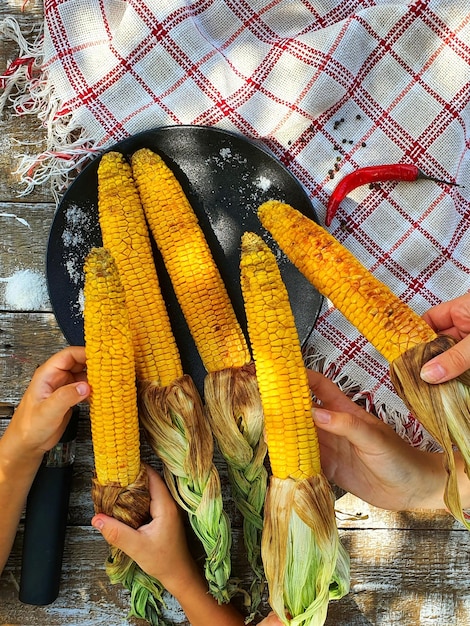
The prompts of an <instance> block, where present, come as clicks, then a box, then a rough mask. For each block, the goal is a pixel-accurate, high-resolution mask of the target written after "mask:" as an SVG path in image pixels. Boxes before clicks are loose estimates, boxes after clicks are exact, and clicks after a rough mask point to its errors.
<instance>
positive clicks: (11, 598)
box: [0, 527, 470, 626]
mask: <svg viewBox="0 0 470 626" xmlns="http://www.w3.org/2000/svg"><path fill="white" fill-rule="evenodd" d="M341 535H342V540H343V542H344V543H345V545H346V546H347V547H348V549H349V550H350V553H351V581H352V583H351V592H350V593H349V594H348V596H346V597H345V598H343V599H342V600H340V601H338V602H332V603H331V604H330V609H329V615H328V619H327V621H326V626H333V625H335V626H366V625H369V626H371V625H375V626H395V625H396V626H398V625H400V626H403V625H410V626H411V625H415V624H419V625H420V626H462V625H463V624H469V623H470V591H469V589H468V584H467V579H468V552H469V548H470V539H469V535H468V533H464V532H458V531H449V532H447V531H434V532H432V533H430V532H427V531H399V530H390V529H375V530H364V531H361V532H356V531H353V530H349V531H342V532H341ZM20 542H21V532H20V533H19V535H18V539H17V544H20ZM240 550H241V548H240V536H239V533H238V532H234V574H235V575H240V576H241V577H242V579H243V580H246V579H247V576H248V574H247V572H246V570H245V569H244V566H243V559H242V557H238V556H237V555H238V554H239V551H240ZM106 553H107V550H106V546H105V545H104V541H103V540H102V538H101V537H99V536H97V533H95V532H94V531H93V530H92V529H90V528H86V527H85V528H83V527H70V528H69V529H68V537H67V546H66V550H65V554H64V576H63V583H62V588H61V592H60V595H59V598H58V599H57V600H56V602H55V603H54V604H53V605H51V606H50V607H43V608H42V607H41V608H40V607H38V608H36V609H34V610H31V607H27V606H24V605H22V604H21V603H19V602H18V600H17V588H16V585H17V584H18V581H19V576H20V557H19V554H20V549H19V548H15V551H14V553H13V556H12V558H11V559H10V561H9V563H8V564H7V568H6V570H5V572H4V574H3V576H2V577H1V578H0V597H1V598H2V601H3V602H2V606H1V608H0V623H2V624H7V623H8V624H22V625H23V626H33V625H34V626H37V625H39V624H41V625H44V624H47V625H48V626H54V625H55V624H61V625H62V626H66V625H69V624H70V625H71V624H74V625H76V624H80V625H83V624H87V625H89V626H94V625H96V626H98V625H100V626H101V625H102V624H105V623H112V624H123V625H124V624H139V626H140V624H141V622H139V621H138V620H126V611H127V607H128V604H127V602H128V597H127V593H126V592H124V591H123V590H122V589H120V588H119V587H113V586H111V585H109V583H108V581H107V578H106V575H105V573H104V571H103V567H102V563H103V562H104V559H105V557H106ZM176 623H180V624H181V623H182V624H186V623H187V622H185V621H183V622H180V621H179V622H176Z"/></svg>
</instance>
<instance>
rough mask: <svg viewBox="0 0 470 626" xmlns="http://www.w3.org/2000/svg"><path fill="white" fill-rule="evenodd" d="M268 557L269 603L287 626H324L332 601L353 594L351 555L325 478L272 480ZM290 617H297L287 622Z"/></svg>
mask: <svg viewBox="0 0 470 626" xmlns="http://www.w3.org/2000/svg"><path fill="white" fill-rule="evenodd" d="M262 554H263V562H264V567H265V572H266V576H267V579H268V585H269V591H270V597H269V601H270V604H271V606H272V608H273V610H274V611H275V613H276V614H277V615H278V617H279V619H281V621H282V622H283V624H286V625H290V626H322V625H323V624H324V622H325V619H326V614H327V611H328V602H329V601H330V600H335V599H336V600H337V599H339V598H341V597H343V596H344V595H345V594H346V593H348V591H349V555H348V553H347V552H346V550H345V549H344V547H343V546H342V544H341V542H340V540H339V535H338V529H337V526H336V519H335V512H334V497H333V494H332V490H331V486H330V484H329V483H328V481H327V479H326V478H325V476H324V475H323V474H318V475H316V476H312V477H310V478H307V479H304V480H300V481H297V480H293V479H290V478H288V479H280V478H276V477H271V479H270V484H269V489H268V494H267V498H266V503H265V512H264V528H263V539H262ZM285 612H287V613H288V614H289V615H291V616H295V617H294V618H292V619H290V618H289V617H287V616H286V617H284V618H283V616H284V615H285Z"/></svg>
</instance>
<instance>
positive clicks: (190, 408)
mask: <svg viewBox="0 0 470 626" xmlns="http://www.w3.org/2000/svg"><path fill="white" fill-rule="evenodd" d="M139 403H140V418H141V422H142V425H143V427H144V429H145V431H146V434H147V437H148V440H149V442H150V445H151V447H152V449H153V451H154V452H155V454H156V455H157V456H158V457H159V458H160V459H161V460H162V462H163V471H164V476H165V480H166V483H167V485H168V488H169V489H170V491H171V494H172V496H173V498H174V499H175V500H176V501H177V502H178V504H179V505H180V506H181V507H182V508H183V509H184V510H185V511H187V513H188V516H189V521H190V523H191V526H192V528H193V530H194V532H195V533H196V535H197V537H198V538H199V539H200V541H201V543H202V545H203V548H204V551H205V553H206V560H205V567H204V571H205V576H206V579H207V581H208V584H209V591H210V592H211V594H212V595H213V596H214V597H215V598H216V600H217V601H218V602H219V603H224V602H228V601H229V600H230V596H231V591H230V589H229V587H230V585H229V579H230V572H231V557H230V549H231V545H232V534H231V527H230V520H229V518H228V516H227V514H226V513H225V511H224V509H223V501H222V489H221V484H220V478H219V473H218V471H217V468H216V467H215V465H214V463H213V450H214V439H213V436H212V432H211V430H210V427H209V423H208V421H207V420H206V418H205V415H204V410H203V406H202V401H201V399H200V396H199V393H198V391H197V389H196V386H195V385H194V382H193V381H192V379H191V377H190V376H188V375H184V376H182V377H181V378H179V379H178V380H175V381H174V382H173V383H171V384H170V385H167V386H165V387H161V386H160V385H159V384H158V383H156V382H152V381H140V382H139Z"/></svg>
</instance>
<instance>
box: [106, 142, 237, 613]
mask: <svg viewBox="0 0 470 626" xmlns="http://www.w3.org/2000/svg"><path fill="white" fill-rule="evenodd" d="M98 203H99V220H100V226H101V230H102V235H103V242H104V243H105V244H106V245H107V246H108V247H109V248H110V250H111V251H112V253H113V255H114V256H115V258H116V264H117V266H118V269H119V275H120V278H121V282H122V284H123V286H124V290H125V295H126V303H127V308H128V309H129V312H130V319H131V327H132V338H133V344H134V347H135V353H136V372H137V377H138V395H139V408H140V418H141V422H142V425H143V428H144V430H145V432H146V434H147V438H148V440H149V442H150V445H151V447H152V449H153V450H154V452H155V453H156V454H157V456H159V457H160V459H161V460H162V462H163V466H164V474H165V479H166V482H167V485H168V487H169V489H170V491H171V492H172V494H173V496H174V498H175V499H176V500H177V501H178V503H179V504H180V506H182V507H183V508H184V509H185V510H186V511H187V512H188V514H189V519H190V522H191V525H192V527H193V529H194V531H195V533H196V535H197V536H198V538H199V539H200V540H201V542H202V544H203V547H204V550H205V552H206V555H207V558H206V562H205V574H206V578H207V580H208V582H209V588H210V591H211V593H212V594H213V595H214V596H215V597H216V598H217V599H218V600H219V601H220V602H225V601H228V600H229V595H228V591H227V582H228V578H229V575H230V545H231V532H230V521H229V519H228V517H227V515H226V513H225V512H224V511H223V508H222V492H221V485H220V479H219V475H218V472H217V470H216V468H215V466H214V464H213V440H212V433H211V432H210V428H209V426H208V424H207V422H206V420H205V419H204V416H203V411H202V402H201V399H200V397H199V393H198V391H197V389H196V387H195V386H194V384H193V383H192V381H191V379H190V378H189V376H183V370H182V365H181V359H180V354H179V351H178V347H177V345H176V340H175V337H174V335H173V332H172V329H171V325H170V321H169V318H168V313H167V309H166V305H165V301H164V299H163V296H162V293H161V290H160V285H159V280H158V276H157V272H156V269H155V266H154V259H153V254H152V249H151V244H150V237H149V233H148V228H147V224H146V220H145V215H144V210H143V207H142V203H141V200H140V196H139V193H138V191H137V187H136V185H135V182H134V179H133V176H132V170H131V167H130V165H129V164H128V163H127V161H126V160H125V159H124V157H123V156H122V155H121V154H120V153H117V152H109V153H107V154H105V155H103V157H102V159H101V162H100V165H99V168H98ZM142 269H145V279H142Z"/></svg>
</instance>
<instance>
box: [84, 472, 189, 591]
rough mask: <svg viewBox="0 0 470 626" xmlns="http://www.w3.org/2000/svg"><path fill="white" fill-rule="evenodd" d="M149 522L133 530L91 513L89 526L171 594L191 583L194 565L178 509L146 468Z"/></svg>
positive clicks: (154, 473)
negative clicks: (92, 516) (148, 490)
mask: <svg viewBox="0 0 470 626" xmlns="http://www.w3.org/2000/svg"><path fill="white" fill-rule="evenodd" d="M147 472H148V477H149V489H150V496H151V502H150V515H151V516H152V521H151V522H149V523H148V524H145V525H143V526H141V527H140V528H138V529H137V530H134V529H133V528H131V527H130V526H127V525H126V524H123V523H122V522H119V521H118V520H116V519H114V518H113V517H109V516H107V515H104V514H102V513H100V514H98V515H95V516H94V518H93V519H92V525H93V526H94V527H95V528H98V529H99V530H100V531H101V533H102V535H103V537H104V538H105V539H106V541H107V542H108V543H109V544H111V545H113V546H115V547H116V548H120V549H121V550H122V551H123V552H125V553H126V554H127V555H128V556H129V557H131V559H133V560H134V561H135V562H136V563H137V564H138V565H140V567H141V568H142V569H143V570H144V571H145V572H147V574H150V575H151V576H153V577H154V578H156V579H157V580H159V581H160V582H161V583H162V585H164V587H165V588H166V589H167V590H168V591H170V593H172V594H173V595H175V596H178V594H179V591H180V589H182V588H183V587H184V585H186V584H187V585H189V584H190V583H192V579H193V578H194V577H195V576H196V575H198V574H196V568H195V564H194V562H193V559H192V557H191V555H190V553H189V549H188V545H187V542H186V536H185V531H184V525H183V522H182V519H181V512H180V509H179V507H178V506H177V504H176V502H175V501H174V500H173V498H172V496H171V494H170V492H169V491H168V488H167V486H166V485H165V483H164V481H163V479H162V478H161V477H160V475H159V474H158V473H157V472H156V471H155V470H153V469H152V468H151V467H147Z"/></svg>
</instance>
